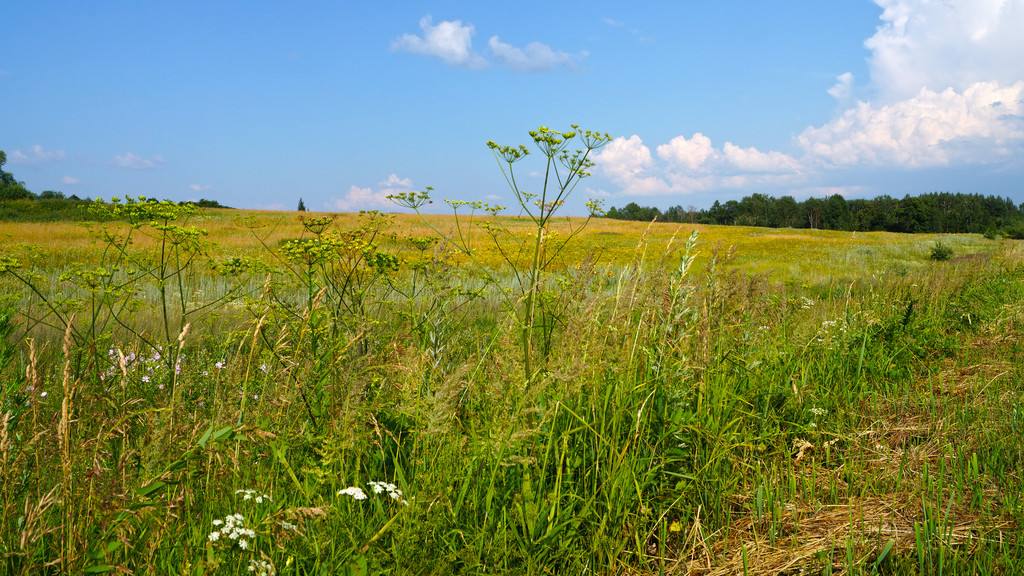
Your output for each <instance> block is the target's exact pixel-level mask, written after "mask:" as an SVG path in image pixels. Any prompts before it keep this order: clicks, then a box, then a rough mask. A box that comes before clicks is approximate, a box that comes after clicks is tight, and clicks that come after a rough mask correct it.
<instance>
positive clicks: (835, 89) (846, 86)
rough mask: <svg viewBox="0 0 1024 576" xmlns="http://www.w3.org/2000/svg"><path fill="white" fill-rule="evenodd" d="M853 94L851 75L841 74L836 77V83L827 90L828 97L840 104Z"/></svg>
mask: <svg viewBox="0 0 1024 576" xmlns="http://www.w3.org/2000/svg"><path fill="white" fill-rule="evenodd" d="M852 92H853V74H852V73H850V72H843V73H842V74H840V75H839V76H836V83H835V84H833V85H832V87H831V88H829V89H828V95H829V96H831V97H833V98H835V99H836V100H838V101H840V102H845V101H846V100H847V99H848V98H849V97H850V94H851V93H852Z"/></svg>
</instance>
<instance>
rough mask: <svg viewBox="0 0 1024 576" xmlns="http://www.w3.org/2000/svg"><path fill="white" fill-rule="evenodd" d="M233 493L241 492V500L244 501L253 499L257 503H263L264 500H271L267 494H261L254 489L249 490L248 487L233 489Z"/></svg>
mask: <svg viewBox="0 0 1024 576" xmlns="http://www.w3.org/2000/svg"><path fill="white" fill-rule="evenodd" d="M235 494H241V495H242V500H245V501H249V500H255V501H256V503H257V504H263V502H264V501H266V502H271V501H272V499H271V498H270V495H269V494H262V493H260V492H257V491H255V490H250V489H248V488H246V489H245V490H235Z"/></svg>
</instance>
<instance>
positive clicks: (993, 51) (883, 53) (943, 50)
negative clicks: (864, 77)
mask: <svg viewBox="0 0 1024 576" xmlns="http://www.w3.org/2000/svg"><path fill="white" fill-rule="evenodd" d="M875 2H876V3H877V4H878V5H879V6H880V7H881V8H882V15H881V24H880V25H879V27H878V29H877V30H876V32H875V34H874V35H873V36H871V37H870V38H868V39H867V41H865V43H864V44H865V46H866V47H867V48H868V49H869V50H871V57H870V60H869V64H870V69H871V79H872V81H873V82H874V84H875V87H876V88H877V90H878V92H879V96H880V97H881V99H882V101H883V102H884V103H890V102H894V101H898V100H902V99H906V98H913V97H915V96H917V94H918V93H919V92H920V91H921V89H922V88H928V89H930V90H934V91H936V92H941V91H943V90H945V89H946V88H953V89H954V90H957V91H958V92H962V91H963V90H966V89H967V88H968V87H969V86H971V85H972V84H975V83H977V82H998V83H1001V84H1012V83H1014V82H1016V81H1018V80H1022V79H1024V77H1022V76H1024V74H1022V67H1021V62H1020V55H1021V54H1024V34H1022V33H1021V31H1022V30H1024V0H944V1H942V2H936V1H934V0H875Z"/></svg>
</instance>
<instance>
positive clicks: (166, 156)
mask: <svg viewBox="0 0 1024 576" xmlns="http://www.w3.org/2000/svg"><path fill="white" fill-rule="evenodd" d="M4 21H5V33H4V35H3V36H0V53H2V54H3V55H4V58H3V59H2V61H0V149H3V150H5V151H7V154H8V158H9V165H8V169H9V170H11V171H13V172H14V173H15V175H16V176H17V177H18V178H19V179H22V180H24V181H25V182H26V183H27V184H28V185H29V187H30V188H31V189H33V190H35V191H41V190H45V189H57V190H62V191H64V192H65V193H68V194H71V193H74V194H78V195H80V196H101V197H110V196H113V195H125V194H132V195H134V194H145V195H148V196H159V197H168V198H173V199H197V198H199V197H207V198H215V199H218V200H220V201H221V202H223V203H226V204H229V205H233V206H238V207H248V208H286V209H291V208H293V207H294V206H295V204H296V203H297V202H298V198H299V197H302V198H304V200H305V202H306V204H307V205H308V206H309V207H310V208H311V209H331V210H356V209H361V208H387V206H388V205H387V204H386V203H385V202H384V201H383V200H382V197H383V195H385V194H386V193H388V192H391V191H397V190H404V189H410V188H416V189H418V188H420V187H422V186H425V185H428V184H429V185H433V186H434V187H435V188H436V189H437V195H438V196H440V197H448V198H460V199H491V200H494V201H497V202H502V203H506V204H508V203H510V197H509V193H508V191H507V190H506V189H505V187H504V180H503V179H502V178H501V176H500V174H499V173H498V171H497V167H496V166H495V164H494V161H493V159H492V158H491V156H490V153H489V151H488V150H487V148H486V147H485V146H484V142H485V141H487V140H488V139H494V140H497V141H499V142H507V143H518V142H522V141H525V140H526V139H527V136H526V132H527V131H528V130H529V129H531V128H533V127H535V126H537V125H539V124H547V125H549V126H552V127H560V126H566V125H568V124H569V123H571V122H577V123H580V124H582V125H584V126H585V127H591V128H594V129H599V130H601V131H608V132H611V133H612V134H613V135H614V136H616V137H617V138H616V140H615V141H614V142H612V143H611V144H610V145H609V146H607V147H606V148H605V149H604V150H602V151H601V153H600V154H599V155H598V157H597V160H598V165H597V167H596V169H595V170H594V177H593V178H591V179H590V180H588V181H586V182H585V184H584V185H583V186H581V188H580V189H579V191H578V192H577V196H576V197H575V198H574V199H573V201H572V202H571V203H570V206H569V208H570V210H571V211H573V212H580V211H582V204H583V202H584V201H585V200H586V199H587V197H600V198H603V199H604V200H605V201H606V203H607V204H611V205H622V204H624V203H626V202H629V201H636V202H640V203H642V204H652V205H659V206H663V207H664V206H668V205H674V204H682V205H694V206H707V205H709V204H710V203H711V202H713V201H714V200H716V199H722V200H725V199H729V198H737V197H740V196H743V195H747V194H750V193H753V192H764V193H770V194H776V195H778V194H793V195H796V196H798V197H806V196H810V195H815V196H823V195H827V194H832V193H842V194H844V195H845V196H847V197H863V196H872V195H875V194H883V193H887V194H891V195H897V196H902V195H903V194H907V193H921V192H927V191H932V190H953V191H962V192H980V193H986V194H1000V195H1008V196H1011V197H1013V198H1015V199H1016V200H1017V201H1024V187H1022V186H1021V185H1020V182H1022V176H1024V102H1022V98H1024V59H1021V58H1020V54H1024V35H1022V34H1020V30H1022V29H1024V0H1007V1H1001V0H958V1H950V2H941V3H939V2H928V1H926V0H876V2H871V1H868V0H863V1H861V0H848V1H842V2H840V1H836V2H820V1H777V2H746V1H723V0H716V1H713V2H712V1H706V2H652V3H646V4H643V5H640V6H628V5H626V4H624V3H622V2H598V1H588V2H582V1H573V2H561V3H557V4H556V3H550V2H529V1H523V2H515V3H503V4H496V3H484V2H408V3H359V4H357V3H351V2H346V3H336V2H300V3H290V4H288V5H285V4H282V3H279V2H262V3H261V2H241V1H238V2H178V3H155V2H152V3H139V2H89V3H82V2H63V3H62V2H47V1H34V2H20V3H11V5H9V6H5V8H4ZM533 160H536V159H535V158H534V159H533ZM520 168H521V170H522V173H523V175H524V178H525V179H526V182H527V186H533V185H536V184H531V183H530V182H531V180H530V176H529V173H530V172H531V171H534V170H537V169H539V167H538V166H537V165H535V164H531V163H530V162H529V161H528V162H527V163H525V164H522V165H521V166H520Z"/></svg>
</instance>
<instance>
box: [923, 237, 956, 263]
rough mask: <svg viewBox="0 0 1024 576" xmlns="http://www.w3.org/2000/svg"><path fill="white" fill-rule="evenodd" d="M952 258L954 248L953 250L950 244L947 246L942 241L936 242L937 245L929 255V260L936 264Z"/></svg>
mask: <svg viewBox="0 0 1024 576" xmlns="http://www.w3.org/2000/svg"><path fill="white" fill-rule="evenodd" d="M952 257H953V248H951V247H950V246H949V245H948V244H945V243H943V242H941V241H939V242H936V243H935V245H934V246H932V251H931V254H929V258H931V259H932V260H935V261H936V262H942V261H944V260H949V259H950V258H952Z"/></svg>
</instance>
